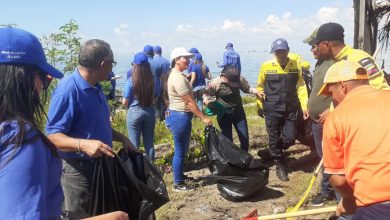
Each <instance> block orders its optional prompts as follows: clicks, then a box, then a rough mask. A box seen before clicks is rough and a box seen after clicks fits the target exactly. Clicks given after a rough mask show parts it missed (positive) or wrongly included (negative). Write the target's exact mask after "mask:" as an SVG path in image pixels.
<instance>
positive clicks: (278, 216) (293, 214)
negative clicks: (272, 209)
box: [253, 206, 337, 220]
mask: <svg viewBox="0 0 390 220" xmlns="http://www.w3.org/2000/svg"><path fill="white" fill-rule="evenodd" d="M336 208H337V206H331V207H325V208H319V209H309V210H303V211H298V212H289V213H281V214H274V215H266V216H260V217H257V220H267V219H281V218H289V217H298V216H305V215H316V214H321V213H327V212H335V211H336ZM253 219H256V218H253Z"/></svg>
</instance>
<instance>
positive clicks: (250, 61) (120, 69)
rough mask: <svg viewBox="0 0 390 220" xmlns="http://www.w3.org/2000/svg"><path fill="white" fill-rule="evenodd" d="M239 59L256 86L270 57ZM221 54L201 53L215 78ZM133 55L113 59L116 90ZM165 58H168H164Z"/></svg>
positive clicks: (244, 73)
mask: <svg viewBox="0 0 390 220" xmlns="http://www.w3.org/2000/svg"><path fill="white" fill-rule="evenodd" d="M239 54H240V58H241V74H242V76H244V77H245V78H246V79H247V80H248V82H249V84H250V85H251V86H254V85H256V81H257V76H258V73H259V70H260V65H261V63H262V62H264V61H265V60H267V59H272V55H270V54H268V53H266V52H256V51H253V52H239ZM222 55H223V51H222V52H208V53H202V57H203V60H204V62H205V64H206V65H207V66H208V67H209V69H210V71H211V73H212V76H213V77H217V76H218V75H219V74H220V72H221V70H222V69H221V68H218V67H217V63H216V62H217V61H218V62H220V63H222ZM133 56H134V54H131V55H129V57H117V58H115V59H116V60H117V62H118V64H117V66H116V67H115V68H114V69H113V71H114V72H115V74H117V75H121V76H123V77H122V78H120V79H118V80H117V89H118V90H122V88H123V86H124V84H125V77H126V72H127V71H128V69H129V68H130V66H131V60H132V58H133ZM165 58H168V57H167V56H165Z"/></svg>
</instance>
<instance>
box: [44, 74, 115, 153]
mask: <svg viewBox="0 0 390 220" xmlns="http://www.w3.org/2000/svg"><path fill="white" fill-rule="evenodd" d="M46 133H47V134H55V133H63V134H65V135H67V136H70V137H73V138H82V139H95V140H100V141H102V142H103V143H105V144H107V145H109V146H112V129H111V124H110V111H109V108H108V105H107V102H106V98H105V96H104V94H103V92H102V89H101V86H100V85H99V84H96V85H94V86H92V85H90V84H89V83H88V82H87V81H86V80H84V79H83V78H82V77H81V75H80V73H79V71H78V70H77V69H76V70H75V71H74V72H73V73H72V74H70V75H68V76H67V77H65V78H64V79H62V80H61V81H60V83H59V84H58V86H57V88H56V89H55V90H54V92H53V94H52V98H51V102H50V107H49V112H48V120H47V125H46ZM60 155H61V156H62V157H63V158H84V159H90V157H89V156H87V155H85V154H84V155H82V156H80V155H78V154H77V153H76V152H60Z"/></svg>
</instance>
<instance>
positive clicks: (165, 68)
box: [153, 54, 171, 74]
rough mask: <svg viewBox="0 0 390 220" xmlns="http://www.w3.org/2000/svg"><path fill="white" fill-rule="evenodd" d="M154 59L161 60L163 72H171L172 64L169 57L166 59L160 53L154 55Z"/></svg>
mask: <svg viewBox="0 0 390 220" xmlns="http://www.w3.org/2000/svg"><path fill="white" fill-rule="evenodd" d="M153 59H154V60H156V61H157V62H160V64H161V67H162V71H161V73H162V74H167V73H168V72H169V66H170V65H171V64H170V63H169V61H168V60H167V59H165V58H164V57H162V56H161V55H159V54H156V55H154V57H153Z"/></svg>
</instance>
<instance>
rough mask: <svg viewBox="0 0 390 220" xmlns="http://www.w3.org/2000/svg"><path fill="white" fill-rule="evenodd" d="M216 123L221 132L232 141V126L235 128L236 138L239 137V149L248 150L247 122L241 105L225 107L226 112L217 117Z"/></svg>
mask: <svg viewBox="0 0 390 220" xmlns="http://www.w3.org/2000/svg"><path fill="white" fill-rule="evenodd" d="M218 125H219V127H220V128H221V132H222V134H223V135H224V136H225V137H227V138H228V139H229V140H231V141H232V142H233V133H232V126H234V128H235V129H236V132H237V134H238V139H240V143H241V149H243V150H245V151H247V152H248V149H249V136H248V124H247V121H246V115H245V111H244V108H243V107H241V106H240V107H237V108H231V109H227V110H226V112H225V113H224V114H223V115H222V116H221V117H219V118H218Z"/></svg>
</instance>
